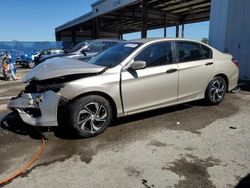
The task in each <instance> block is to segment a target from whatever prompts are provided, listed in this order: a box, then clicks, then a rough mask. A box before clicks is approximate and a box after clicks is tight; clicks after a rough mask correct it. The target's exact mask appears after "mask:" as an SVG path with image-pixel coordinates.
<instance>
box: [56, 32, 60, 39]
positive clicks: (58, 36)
mask: <svg viewBox="0 0 250 188" xmlns="http://www.w3.org/2000/svg"><path fill="white" fill-rule="evenodd" d="M56 41H61V35H60V32H56Z"/></svg>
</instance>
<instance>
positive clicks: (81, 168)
mask: <svg viewBox="0 0 250 188" xmlns="http://www.w3.org/2000/svg"><path fill="white" fill-rule="evenodd" d="M5 113H7V112H5ZM249 114H250V93H249V92H245V91H240V92H238V93H236V94H230V93H229V94H227V95H226V98H225V100H224V101H223V103H221V104H220V105H218V106H206V105H204V104H203V103H200V102H194V103H189V104H185V105H178V106H175V107H169V108H164V109H160V110H156V111H150V112H147V113H142V114H138V115H135V116H131V117H128V118H122V119H119V120H117V121H116V122H115V123H114V124H113V126H111V127H109V128H108V129H107V130H106V131H105V132H104V134H102V135H99V136H97V137H93V138H90V139H79V138H76V137H74V136H73V135H71V134H69V133H68V132H65V131H60V130H58V129H55V130H54V131H50V132H48V131H47V130H41V131H42V132H43V134H44V135H45V136H46V137H47V138H48V140H47V141H46V146H45V150H44V152H43V154H42V156H41V158H40V159H39V160H38V161H37V162H36V164H34V165H33V166H32V168H30V169H29V170H28V171H26V172H25V173H24V174H23V175H22V176H20V177H18V178H16V179H14V180H13V181H12V182H10V183H9V184H6V185H5V186H6V187H48V188H49V187H142V188H143V187H147V188H150V187H151V188H153V187H219V188H223V187H235V186H236V185H237V184H238V183H239V182H240V181H242V178H244V177H246V179H249V178H248V177H247V175H248V174H249V173H250V150H249V146H250V136H249V135H250V126H249V125H250V119H249ZM3 116H4V115H3ZM14 117H15V116H13V115H10V119H9V120H8V121H4V123H3V124H2V128H1V129H0V140H1V141H0V155H1V160H0V179H2V178H4V177H6V176H8V175H10V174H11V172H13V171H15V170H16V169H18V168H20V167H21V166H22V165H23V164H24V163H25V162H27V161H28V160H29V159H30V158H31V157H32V156H33V154H34V153H35V152H36V151H37V150H38V148H39V145H40V140H39V136H38V135H37V133H36V131H35V130H33V129H32V128H31V127H27V125H25V124H23V123H21V122H20V121H17V120H16V119H15V118H14ZM241 183H242V182H241Z"/></svg>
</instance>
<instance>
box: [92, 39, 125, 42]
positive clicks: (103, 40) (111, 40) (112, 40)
mask: <svg viewBox="0 0 250 188" xmlns="http://www.w3.org/2000/svg"><path fill="white" fill-rule="evenodd" d="M95 41H102V42H124V40H119V39H94V40H92V41H91V42H95Z"/></svg>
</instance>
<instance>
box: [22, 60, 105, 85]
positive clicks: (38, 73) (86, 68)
mask: <svg viewBox="0 0 250 188" xmlns="http://www.w3.org/2000/svg"><path fill="white" fill-rule="evenodd" d="M103 69H105V67H102V66H98V65H94V64H90V63H86V62H83V61H80V60H75V59H68V58H62V57H56V58H52V59H48V60H46V61H45V62H43V63H41V64H39V65H38V66H36V67H35V68H33V69H32V70H31V71H29V72H28V73H27V75H26V76H25V78H24V80H23V82H28V81H30V80H47V79H50V78H56V77H59V76H66V75H73V74H84V73H99V72H101V71H102V70H103Z"/></svg>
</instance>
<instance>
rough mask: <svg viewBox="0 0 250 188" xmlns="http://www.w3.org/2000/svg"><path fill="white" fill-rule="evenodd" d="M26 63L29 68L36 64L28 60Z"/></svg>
mask: <svg viewBox="0 0 250 188" xmlns="http://www.w3.org/2000/svg"><path fill="white" fill-rule="evenodd" d="M27 65H28V67H29V68H30V69H33V68H34V67H35V66H36V64H35V62H34V61H31V62H28V64H27Z"/></svg>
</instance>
